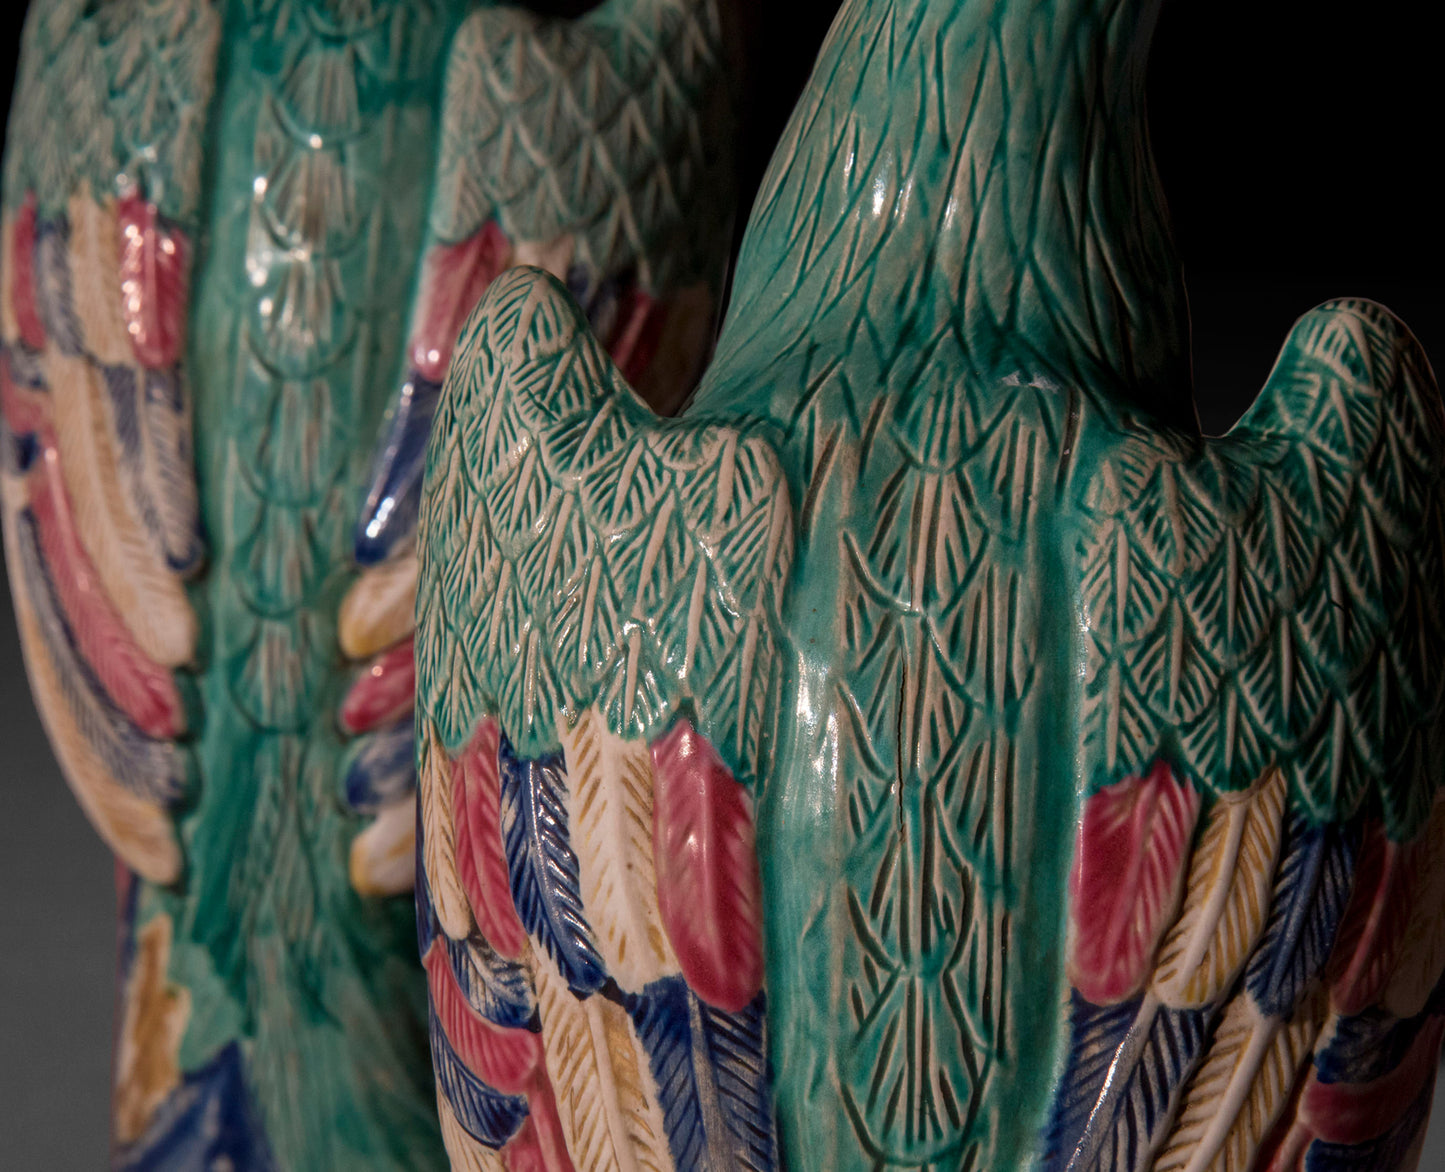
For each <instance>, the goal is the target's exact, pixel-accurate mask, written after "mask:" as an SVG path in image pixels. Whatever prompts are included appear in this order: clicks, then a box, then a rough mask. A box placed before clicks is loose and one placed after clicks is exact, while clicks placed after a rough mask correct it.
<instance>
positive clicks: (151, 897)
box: [0, 0, 738, 1172]
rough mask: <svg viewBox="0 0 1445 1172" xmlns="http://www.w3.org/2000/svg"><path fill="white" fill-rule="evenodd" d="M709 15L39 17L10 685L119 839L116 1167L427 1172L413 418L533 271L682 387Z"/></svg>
mask: <svg viewBox="0 0 1445 1172" xmlns="http://www.w3.org/2000/svg"><path fill="white" fill-rule="evenodd" d="M732 16H733V13H732V12H731V10H730V8H728V7H727V6H724V5H722V4H720V3H718V2H717V0H609V2H608V3H604V4H602V5H600V6H597V7H595V8H594V9H593V10H592V11H591V12H589V13H588V14H586V15H585V16H583V17H581V18H579V19H576V20H563V19H547V18H544V17H543V16H540V15H536V14H532V13H529V12H527V11H525V10H523V9H520V8H502V7H494V6H489V5H487V4H483V3H465V2H460V0H458V2H450V0H422V2H418V3H411V2H406V3H403V2H397V0H356V2H351V0H348V2H344V3H333V2H326V0H102V2H100V3H82V2H81V0H35V3H34V4H33V5H32V11H31V13H30V15H29V19H28V23H27V26H26V31H25V36H24V43H23V46H22V60H21V67H20V78H19V83H18V86H17V89H16V94H15V102H14V108H13V109H14V113H13V116H12V119H11V124H10V132H9V139H8V148H7V152H6V159H5V183H4V223H3V245H4V247H3V260H4V266H3V274H0V308H3V323H0V324H3V330H0V333H3V345H4V349H3V355H0V393H3V404H0V405H3V425H4V435H3V437H0V447H3V461H4V463H3V487H4V506H5V508H4V513H5V516H4V529H5V542H6V556H7V560H8V565H9V578H10V583H11V588H12V591H13V593H14V598H15V604H16V612H17V619H18V622H19V626H20V632H21V636H22V643H23V646H24V651H25V656H26V661H27V666H28V669H29V672H30V677H31V681H32V685H33V689H34V692H35V697H36V701H37V705H38V707H39V709H40V711H41V714H42V716H43V718H44V721H45V724H46V727H47V729H48V731H49V734H50V737H51V740H52V742H53V744H54V747H55V750H56V753H57V755H58V757H59V759H60V761H61V764H62V766H63V769H64V772H65V775H66V777H67V779H68V780H69V782H70V784H71V786H72V788H73V789H74V791H75V793H76V796H77V797H78V798H79V800H80V802H81V804H82V806H83V807H84V809H85V811H86V813H87V814H88V815H89V816H90V818H91V820H92V821H93V822H94V824H95V827H96V829H97V830H98V831H99V832H100V834H101V836H102V837H103V838H104V839H105V841H106V843H108V844H109V846H110V847H111V848H112V849H113V850H114V852H115V854H116V857H117V859H118V861H119V874H120V876H121V879H120V883H121V889H122V906H123V925H122V947H121V955H120V989H121V999H120V1012H119V1022H118V1048H117V1062H116V1079H115V1097H114V1112H113V1121H112V1134H113V1141H114V1164H115V1166H116V1167H118V1168H125V1169H160V1168H165V1169H180V1170H183V1172H189V1170H192V1169H197V1170H198V1169H221V1168H225V1169H230V1170H232V1172H247V1170H249V1172H256V1170H262V1169H273V1168H274V1169H282V1170H288V1172H289V1170H296V1172H325V1170H329V1169H337V1170H342V1169H344V1170H346V1172H358V1170H362V1169H391V1168H394V1169H430V1168H439V1167H444V1166H445V1161H446V1156H445V1152H444V1150H443V1147H442V1138H441V1131H440V1127H439V1122H438V1117H437V1107H436V1099H435V1091H434V1088H433V1079H432V1067H431V1063H430V1057H429V1031H428V1025H427V1000H426V976H425V973H424V971H423V969H422V966H421V964H420V959H419V957H418V955H417V951H416V939H417V937H416V928H415V917H414V905H413V897H412V894H411V888H412V883H413V878H414V874H415V866H414V862H413V860H414V857H415V849H414V842H415V836H414V827H415V813H414V811H415V796H414V791H415V773H414V769H413V766H412V741H413V736H412V718H411V715H410V710H411V694H412V680H413V672H412V666H411V665H412V653H411V642H410V633H411V627H412V612H413V597H414V592H415V580H416V559H415V556H414V554H413V548H414V541H413V536H414V532H415V524H416V514H417V503H418V500H419V495H420V477H421V459H422V454H423V445H424V442H425V439H426V435H427V429H428V424H429V422H430V418H431V414H432V411H433V409H434V407H435V403H436V399H437V395H438V393H439V390H440V384H441V381H442V377H443V375H444V373H445V371H446V369H447V366H448V362H449V359H450V355H451V350H452V345H453V342H454V341H455V338H456V335H457V331H458V328H459V326H460V324H461V322H462V320H463V319H464V318H465V316H466V314H467V312H468V311H469V310H470V309H471V308H472V306H473V305H474V304H475V303H476V301H477V299H478V298H479V297H480V295H481V292H482V290H483V289H485V288H486V286H487V284H488V282H489V281H491V280H492V279H493V278H494V277H496V275H497V274H498V273H499V272H501V271H503V270H504V269H505V268H506V267H507V266H509V265H511V264H514V263H521V262H524V261H525V262H529V263H532V264H536V265H541V266H542V267H544V268H546V269H549V270H550V271H551V272H553V273H554V274H556V275H557V277H558V278H559V279H562V280H564V281H565V282H566V283H567V287H568V288H569V289H570V290H571V296H573V297H574V298H576V300H577V303H578V304H581V305H583V306H585V307H586V310H585V312H586V313H587V314H588V315H589V317H588V320H589V321H590V322H591V328H592V329H593V331H594V332H595V334H596V336H598V337H600V338H602V339H604V343H603V344H604V346H605V347H606V348H607V351H608V353H609V354H610V355H611V358H612V360H613V361H615V362H617V363H618V364H619V366H620V368H621V369H622V370H624V371H626V372H627V377H628V378H629V379H630V380H632V381H633V384H634V385H636V386H638V387H640V388H651V389H650V390H648V391H647V393H648V394H650V395H651V396H652V402H653V403H654V404H655V405H656V406H658V407H659V408H662V409H665V408H667V407H668V406H669V405H670V404H672V403H675V401H676V400H677V398H679V397H680V395H681V394H682V393H683V392H684V391H685V390H686V389H687V387H688V386H689V385H690V384H691V382H693V381H695V377H696V375H697V373H698V372H699V370H700V368H701V363H702V359H703V357H704V353H705V349H706V347H707V346H708V344H709V343H710V340H711V335H712V333H713V329H714V316H715V312H716V309H715V307H716V305H717V302H718V299H719V296H720V288H721V278H722V273H723V271H724V266H725V264H726V261H727V257H728V253H729V250H730V243H731V240H730V236H731V233H730V226H729V225H730V217H731V214H732V196H731V194H730V185H731V181H732V171H731V163H730V159H729V151H730V146H731V143H732V141H733V138H734V129H733V115H732V111H733V108H734V105H735V103H734V97H735V95H734V92H733V91H734V89H735V85H734V82H733V80H732V78H733V74H734V72H735V69H736V64H737V62H736V57H737V55H738V46H737V43H736V36H735V34H734V31H733V30H732V28H731V25H732ZM398 388H399V389H398ZM378 435H379V436H380V437H381V438H380V442H379V443H378V442H377V437H378ZM373 449H375V455H374V456H373ZM358 516H360V520H359V522H358V520H357V518H358ZM363 570H364V572H362V571H363ZM103 1044H104V1043H103V1041H102V1040H101V1039H97V1045H103ZM0 1162H3V1159H0Z"/></svg>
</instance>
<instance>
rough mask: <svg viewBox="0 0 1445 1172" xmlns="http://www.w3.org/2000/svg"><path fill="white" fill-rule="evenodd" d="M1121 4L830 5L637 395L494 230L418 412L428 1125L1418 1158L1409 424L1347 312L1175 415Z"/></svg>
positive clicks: (1131, 1162) (568, 1160)
mask: <svg viewBox="0 0 1445 1172" xmlns="http://www.w3.org/2000/svg"><path fill="white" fill-rule="evenodd" d="M1157 7H1158V5H1157V0H847V2H846V3H845V4H844V6H843V9H842V11H841V13H840V14H839V16H838V18H837V21H836V23H835V24H834V26H833V29H832V31H831V33H830V35H829V38H828V41H827V43H826V46H825V48H824V49H823V52H822V55H821V57H820V59H819V61H818V64H817V68H816V70H815V72H814V74H813V78H812V81H811V82H810V84H809V86H808V88H807V90H806V92H805V94H804V96H803V99H802V101H801V102H800V104H799V106H798V108H797V110H796V111H795V113H794V116H793V118H792V121H791V123H790V125H789V128H788V130H787V131H786V133H785V135H784V137H783V140H782V142H781V144H780V146H779V147H778V150H777V153H776V155H775V158H774V161H773V164H772V168H771V170H770V172H769V175H768V177H767V179H766V181H765V183H764V186H763V189H762V192H761V194H760V195H759V196H758V199H757V202H756V205H755V207H754V209H753V213H752V218H751V221H750V224H749V227H748V231H747V235H746V238H745V242H744V245H743V248H742V253H741V257H740V260H739V262H738V266H737V276H736V281H735V285H734V291H733V296H732V302H731V307H730V309H729V312H728V315H727V319H726V322H725V325H724V328H723V331H722V335H721V339H720V341H719V344H718V347H717V351H716V354H715V358H714V360H713V362H712V365H711V367H710V369H709V370H708V372H707V374H706V376H705V377H704V380H703V382H702V385H701V387H700V389H699V391H698V392H697V394H696V397H695V399H694V400H693V401H692V402H691V404H690V405H689V406H688V407H687V409H686V410H685V411H683V412H682V414H681V415H680V416H679V417H676V418H663V417H660V416H658V415H656V414H654V413H653V412H652V411H651V410H649V409H648V407H647V406H646V405H645V404H644V403H643V402H642V401H641V400H640V399H639V398H638V396H637V395H636V394H635V393H634V391H633V389H632V388H631V387H630V386H629V384H628V379H627V377H626V374H625V371H621V370H619V369H618V368H617V366H616V364H614V363H613V362H611V361H610V360H609V359H608V357H607V355H606V353H605V351H604V346H603V345H602V343H601V342H600V341H599V340H598V339H597V338H595V337H594V336H593V335H592V334H591V333H590V332H589V328H588V323H587V321H586V318H585V317H584V315H583V313H582V312H581V311H580V310H579V308H578V307H577V305H575V304H574V302H573V300H572V298H571V297H570V296H569V295H568V293H567V291H566V290H565V289H564V288H563V287H562V286H561V285H560V284H559V283H558V282H557V281H556V280H554V279H553V278H552V277H551V276H548V275H547V274H545V273H543V272H539V271H536V270H534V269H529V268H518V269H515V270H513V271H512V272H510V273H507V274H505V275H504V276H502V277H501V278H500V279H499V280H498V281H497V282H496V283H495V284H493V286H492V287H491V289H490V291H489V292H488V294H487V295H486V297H485V298H484V299H483V300H482V302H481V304H480V305H479V306H478V308H477V309H476V310H475V312H474V313H473V314H472V315H471V317H470V318H469V320H468V321H467V322H466V324H465V326H464V327H463V329H462V331H461V336H460V339H459V341H458V345H457V351H456V356H455V358H454V360H453V362H452V365H451V368H450V371H449V373H448V375H447V379H446V384H445V387H444V388H443V391H442V397H441V402H440V404H439V406H438V408H437V411H436V417H435V421H434V423H433V428H432V434H431V439H430V446H429V449H428V454H427V457H426V476H425V487H424V490H423V500H422V505H421V521H420V531H419V555H420V586H419V591H418V625H417V633H416V673H417V696H418V721H417V738H418V743H417V753H418V760H419V763H420V765H419V768H420V828H419V831H418V833H419V836H420V839H421V849H420V857H421V872H422V875H421V877H420V878H419V880H418V884H417V893H418V899H419V903H420V916H421V924H420V931H421V944H422V948H423V954H424V958H425V964H426V968H427V973H428V988H429V992H430V999H431V1007H432V1046H433V1059H434V1064H435V1068H436V1077H437V1086H438V1092H439V1102H440V1105H441V1109H442V1117H443V1127H444V1132H445V1134H446V1137H447V1146H448V1150H449V1152H450V1154H451V1158H452V1163H453V1167H455V1168H465V1169H492V1168H512V1169H517V1168H522V1167H528V1168H530V1167H535V1166H539V1165H540V1166H543V1167H548V1168H578V1169H592V1168H612V1167H619V1168H650V1169H677V1170H679V1172H680V1170H683V1169H698V1168H747V1169H767V1168H772V1167H778V1166H784V1167H787V1168H790V1169H792V1170H793V1172H802V1170H807V1169H817V1170H819V1172H847V1170H851V1169H859V1170H862V1169H879V1168H884V1167H887V1168H914V1169H941V1168H952V1169H988V1170H990V1172H1010V1170H1013V1169H1024V1168H1030V1167H1044V1168H1049V1169H1065V1168H1067V1169H1070V1170H1073V1172H1087V1170H1096V1169H1098V1170H1103V1169H1108V1170H1111V1172H1122V1170H1136V1169H1149V1168H1152V1169H1157V1170H1161V1172H1162V1170H1165V1169H1168V1170H1170V1172H1174V1170H1180V1169H1189V1170H1191V1172H1195V1170H1201V1169H1235V1170H1239V1172H1243V1170H1245V1169H1252V1168H1253V1169H1265V1168H1269V1169H1286V1168H1288V1169H1310V1170H1318V1169H1326V1168H1329V1169H1351V1170H1354V1169H1395V1168H1406V1167H1409V1166H1410V1165H1411V1162H1412V1160H1413V1159H1414V1157H1415V1156H1417V1155H1418V1152H1419V1142H1420V1138H1421V1136H1422V1133H1423V1129H1424V1125H1425V1118H1426V1114H1427V1110H1428V1105H1429V1102H1430V1088H1431V1085H1432V1081H1433V1071H1434V1068H1435V1063H1436V1059H1437V1055H1438V1050H1439V1044H1440V1038H1441V1031H1442V1025H1445V986H1442V985H1441V983H1440V975H1441V969H1442V965H1445V898H1442V895H1445V805H1442V803H1441V802H1440V801H1439V799H1438V794H1439V790H1440V782H1441V778H1442V769H1445V766H1442V760H1445V758H1442V748H1445V746H1442V723H1441V717H1442V683H1445V642H1442V601H1445V574H1442V571H1445V566H1442V549H1445V534H1442V517H1445V513H1442V504H1445V481H1442V470H1445V464H1442V460H1445V430H1442V429H1445V418H1442V410H1441V401H1440V396H1439V392H1438V388H1437V387H1436V384H1435V382H1434V379H1433V377H1432V375H1431V373H1430V369H1429V366H1428V364H1427V363H1426V360H1425V358H1424V356H1423V355H1422V354H1421V352H1420V348H1419V346H1418V345H1417V344H1416V342H1415V341H1414V340H1413V338H1412V337H1411V336H1410V334H1409V333H1408V331H1407V330H1406V329H1405V328H1404V327H1403V326H1402V325H1400V323H1398V322H1397V321H1396V320H1395V319H1394V318H1392V317H1391V316H1390V315H1389V314H1388V313H1387V312H1386V311H1385V310H1383V309H1381V308H1380V307H1378V306H1375V305H1372V304H1369V303H1366V302H1356V301H1340V302H1333V303H1331V304H1328V305H1324V306H1321V307H1319V308H1317V309H1315V310H1312V311H1311V312H1309V313H1307V314H1306V315H1305V316H1304V317H1303V318H1301V319H1300V321H1299V323H1298V324H1297V325H1296V326H1295V328H1294V330H1293V331H1292V332H1291V334H1290V335H1289V337H1288V338H1287V339H1286V341H1285V343H1284V347H1283V349H1282V351H1281V353H1280V356H1279V359H1278V362H1277V364H1276V366H1275V368H1274V370H1273V372H1272V373H1271V374H1270V376H1269V379H1268V381H1267V383H1266V384H1265V387H1264V389H1263V390H1262V391H1261V392H1260V394H1259V396H1258V398H1257V400H1256V401H1255V403H1254V405H1253V406H1252V407H1251V408H1250V410H1249V411H1248V412H1247V413H1246V414H1245V416H1244V417H1243V418H1242V419H1241V420H1240V421H1239V423H1238V424H1237V425H1236V426H1235V427H1234V428H1233V429H1232V430H1231V431H1230V433H1229V434H1228V435H1227V436H1224V437H1222V438H1219V439H1209V438H1205V437H1203V436H1201V435H1200V433H1199V429H1198V425H1197V423H1196V422H1195V413H1194V409H1193V405H1192V400H1191V390H1190V376H1189V361H1188V331H1187V316H1186V310H1185V301H1184V292H1183V287H1182V283H1181V280H1180V276H1179V270H1178V266H1177V263H1176V261H1175V259H1174V256H1173V253H1172V250H1171V245H1170V240H1169V235H1168V231H1167V228H1166V223H1165V215H1164V209H1163V204H1162V201H1161V198H1160V196H1159V192H1158V183H1157V180H1156V177H1155V174H1154V171H1153V167H1152V163H1151V159H1150V155H1149V150H1148V139H1147V135H1146V129H1145V125H1144V108H1143V79H1144V66H1145V57H1146V53H1147V46H1148V42H1149V36H1150V33H1151V30H1152V26H1153V21H1154V17H1155V14H1156V11H1157Z"/></svg>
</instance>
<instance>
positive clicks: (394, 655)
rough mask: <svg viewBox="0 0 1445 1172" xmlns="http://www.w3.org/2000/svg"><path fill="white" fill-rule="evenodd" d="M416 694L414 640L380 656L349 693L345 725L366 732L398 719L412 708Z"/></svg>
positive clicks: (344, 706) (349, 729)
mask: <svg viewBox="0 0 1445 1172" xmlns="http://www.w3.org/2000/svg"><path fill="white" fill-rule="evenodd" d="M415 697H416V661H415V659H414V658H413V656H412V640H411V639H410V638H408V639H407V640H406V641H405V642H404V643H398V644H397V645H396V646H395V647H393V648H392V649H391V650H390V651H387V652H385V653H383V654H381V655H378V656H377V657H376V658H375V659H373V660H372V661H371V664H370V665H369V666H368V667H367V669H366V670H365V671H364V672H362V673H361V675H360V677H359V678H358V679H357V681H356V682H355V683H354V684H352V685H351V689H350V691H348V692H347V693H346V700H345V701H344V702H343V703H342V705H341V727H342V728H343V729H345V730H346V731H347V732H349V733H353V734H354V733H364V732H369V731H370V730H371V729H374V728H379V727H380V726H381V725H383V724H388V723H390V722H391V721H393V720H398V719H400V718H401V717H402V716H404V715H405V714H406V713H408V712H410V711H411V708H412V704H413V702H414V700H415Z"/></svg>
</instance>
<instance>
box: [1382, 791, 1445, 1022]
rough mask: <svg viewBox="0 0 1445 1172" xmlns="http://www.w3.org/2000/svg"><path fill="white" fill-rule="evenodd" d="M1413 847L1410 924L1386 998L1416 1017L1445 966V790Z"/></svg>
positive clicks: (1399, 1013)
mask: <svg viewBox="0 0 1445 1172" xmlns="http://www.w3.org/2000/svg"><path fill="white" fill-rule="evenodd" d="M1408 849H1413V850H1416V851H1418V852H1419V854H1418V856H1417V862H1418V865H1419V871H1418V876H1417V879H1416V885H1415V888H1414V890H1413V891H1412V892H1411V893H1410V895H1409V898H1410V900H1411V905H1412V906H1411V909H1410V925H1409V927H1408V928H1407V929H1406V930H1405V936H1404V940H1405V950H1404V953H1403V954H1402V955H1401V957H1400V960H1399V962H1398V964H1397V965H1396V967H1395V971H1394V973H1393V974H1392V975H1391V977H1390V982H1389V984H1388V985H1386V986H1385V995H1384V998H1383V1000H1384V1003H1385V1008H1386V1009H1388V1010H1389V1011H1390V1012H1391V1013H1393V1014H1394V1015H1395V1016H1396V1017H1414V1016H1415V1015H1416V1014H1417V1013H1419V1012H1420V1011H1421V1010H1422V1009H1424V1008H1425V1002H1426V1001H1427V1000H1429V997H1430V994H1431V992H1432V991H1433V990H1434V988H1435V985H1436V983H1437V982H1438V981H1439V980H1440V973H1441V971H1442V970H1445V790H1442V791H1441V792H1440V793H1439V794H1438V795H1436V798H1435V805H1434V808H1433V809H1432V810H1431V811H1430V821H1429V822H1428V823H1427V824H1426V826H1425V830H1424V832H1423V834H1422V835H1421V838H1420V841H1419V843H1418V844H1416V845H1414V846H1412V847H1411V848H1408Z"/></svg>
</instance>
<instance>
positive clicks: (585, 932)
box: [497, 737, 607, 994]
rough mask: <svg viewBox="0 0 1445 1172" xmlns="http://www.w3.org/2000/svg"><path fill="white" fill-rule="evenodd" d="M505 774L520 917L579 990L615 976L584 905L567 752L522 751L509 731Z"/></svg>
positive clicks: (505, 821)
mask: <svg viewBox="0 0 1445 1172" xmlns="http://www.w3.org/2000/svg"><path fill="white" fill-rule="evenodd" d="M497 758H498V764H499V766H500V773H501V779H502V840H503V842H504V844H505V847H506V853H507V869H508V873H509V875H510V877H511V888H512V899H513V901H514V902H515V903H516V907H517V917H518V919H520V920H521V921H522V925H523V927H525V928H526V929H527V934H528V935H529V936H530V937H531V938H532V940H533V941H534V942H535V945H536V947H537V949H538V951H542V952H546V953H547V955H548V956H550V957H551V958H552V961H553V962H554V963H555V964H556V965H557V967H558V969H559V971H560V972H561V973H562V975H563V976H564V977H565V978H566V981H567V985H568V987H569V988H570V989H572V991H573V992H575V993H579V994H586V993H591V992H593V991H595V990H597V989H600V988H601V987H602V984H603V982H604V981H605V980H606V979H607V973H606V970H605V969H604V967H603V963H602V957H601V956H600V955H599V954H598V952H597V945H596V943H595V942H594V941H593V938H592V930H591V926H590V925H589V924H588V923H587V918H586V914H585V912H584V910H583V906H582V889H581V881H580V877H579V875H578V870H577V855H576V853H575V852H574V851H573V849H572V843H571V833H570V829H569V827H568V825H567V792H568V787H567V776H566V771H565V766H564V764H563V761H562V756H561V754H560V753H559V754H555V755H553V756H550V757H544V758H541V759H540V760H535V761H533V760H528V759H527V758H524V757H518V756H516V755H515V754H514V753H513V752H512V747H511V745H510V744H508V742H507V740H506V738H505V737H503V738H502V741H501V744H500V747H499V749H498V753H497Z"/></svg>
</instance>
